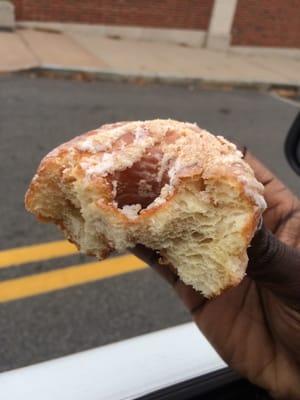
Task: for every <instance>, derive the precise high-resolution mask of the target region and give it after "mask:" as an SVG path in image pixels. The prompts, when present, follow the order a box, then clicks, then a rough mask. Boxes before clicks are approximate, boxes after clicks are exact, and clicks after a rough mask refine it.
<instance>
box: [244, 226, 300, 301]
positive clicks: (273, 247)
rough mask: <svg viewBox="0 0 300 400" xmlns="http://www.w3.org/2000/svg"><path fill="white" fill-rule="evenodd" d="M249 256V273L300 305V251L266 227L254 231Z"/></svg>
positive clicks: (281, 296) (287, 299) (253, 277)
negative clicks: (285, 242)
mask: <svg viewBox="0 0 300 400" xmlns="http://www.w3.org/2000/svg"><path fill="white" fill-rule="evenodd" d="M248 256H249V263H248V268H247V274H248V275H249V276H250V277H251V278H252V279H253V280H255V281H256V282H257V283H259V284H261V285H263V286H264V287H266V288H268V289H269V290H271V291H272V292H273V293H274V294H276V295H277V296H279V297H280V298H282V299H284V300H285V301H286V302H287V303H289V305H293V306H294V307H297V308H300V251H299V250H297V249H294V248H292V247H289V246H287V245H285V244H284V243H283V242H281V241H280V240H278V239H277V238H276V237H275V236H274V235H273V234H272V233H271V232H270V231H269V230H268V229H267V228H265V227H264V226H263V227H262V229H260V230H259V231H257V233H256V234H255V236H254V238H253V240H252V242H251V247H249V249H248Z"/></svg>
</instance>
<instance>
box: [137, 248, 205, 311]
mask: <svg viewBox="0 0 300 400" xmlns="http://www.w3.org/2000/svg"><path fill="white" fill-rule="evenodd" d="M131 252H132V253H133V254H134V255H136V256H137V257H139V258H141V259H142V260H143V261H145V262H146V263H147V264H148V265H150V266H151V267H152V268H153V269H154V270H155V271H156V272H158V274H159V275H160V276H162V277H163V278H164V279H165V280H166V281H167V282H168V283H169V284H170V285H171V286H172V287H173V288H174V290H175V292H176V293H177V294H178V296H179V298H180V299H181V300H182V302H183V303H184V305H185V306H186V307H187V309H188V310H189V311H190V312H191V313H192V314H193V313H194V312H196V311H198V310H199V309H200V308H201V307H202V306H203V304H204V303H205V302H206V301H207V299H205V298H204V297H203V296H202V295H201V293H199V292H197V291H195V290H194V289H193V288H192V286H190V285H186V284H185V283H184V282H182V281H181V280H180V278H179V277H178V274H177V271H176V268H174V267H173V266H172V265H170V264H161V263H160V262H159V260H160V256H159V253H157V252H155V251H153V250H151V249H148V248H147V247H145V246H143V245H140V244H139V245H137V246H136V247H135V248H133V249H131Z"/></svg>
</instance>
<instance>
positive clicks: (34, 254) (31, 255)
mask: <svg viewBox="0 0 300 400" xmlns="http://www.w3.org/2000/svg"><path fill="white" fill-rule="evenodd" d="M77 252H78V250H77V249H76V247H75V246H74V245H73V244H71V243H69V242H67V241H66V240H60V241H58V242H49V243H41V244H36V245H32V246H24V247H17V248H14V249H8V250H4V251H0V268H5V267H8V266H11V265H20V264H26V263H29V262H35V261H43V260H49V259H50V258H57V257H64V256H69V255H70V254H75V253H77Z"/></svg>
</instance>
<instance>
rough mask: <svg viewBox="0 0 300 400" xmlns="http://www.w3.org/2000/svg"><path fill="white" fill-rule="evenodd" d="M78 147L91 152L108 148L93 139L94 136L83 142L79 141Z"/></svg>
mask: <svg viewBox="0 0 300 400" xmlns="http://www.w3.org/2000/svg"><path fill="white" fill-rule="evenodd" d="M76 148H77V149H78V150H80V151H88V152H89V153H98V152H100V151H105V150H106V146H105V145H103V144H102V143H99V142H97V141H95V140H93V139H92V138H88V139H85V140H84V141H82V142H79V143H77V144H76Z"/></svg>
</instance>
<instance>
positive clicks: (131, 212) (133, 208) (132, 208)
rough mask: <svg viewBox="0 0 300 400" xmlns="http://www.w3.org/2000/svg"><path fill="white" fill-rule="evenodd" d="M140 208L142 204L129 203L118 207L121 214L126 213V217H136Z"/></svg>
mask: <svg viewBox="0 0 300 400" xmlns="http://www.w3.org/2000/svg"><path fill="white" fill-rule="evenodd" d="M141 209H142V206H141V205H140V204H131V205H126V206H123V207H122V208H120V211H121V213H122V214H124V215H126V217H127V218H129V219H136V218H137V217H138V214H139V212H140V211H141Z"/></svg>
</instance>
